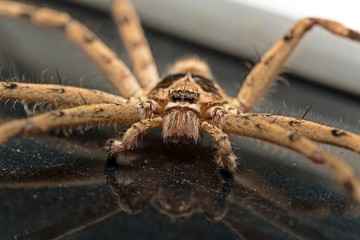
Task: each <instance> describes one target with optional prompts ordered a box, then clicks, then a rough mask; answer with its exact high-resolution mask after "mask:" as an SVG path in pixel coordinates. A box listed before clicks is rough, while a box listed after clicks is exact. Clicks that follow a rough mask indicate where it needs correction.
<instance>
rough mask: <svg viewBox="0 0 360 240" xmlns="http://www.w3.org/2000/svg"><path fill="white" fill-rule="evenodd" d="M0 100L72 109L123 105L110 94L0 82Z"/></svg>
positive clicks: (123, 99) (122, 100)
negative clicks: (105, 104)
mask: <svg viewBox="0 0 360 240" xmlns="http://www.w3.org/2000/svg"><path fill="white" fill-rule="evenodd" d="M0 100H5V101H6V100H10V101H21V102H25V103H27V102H32V103H36V104H51V105H55V106H61V107H74V106H80V105H88V104H99V103H125V102H126V101H127V99H125V98H122V97H120V96H116V95H113V94H110V93H106V92H102V91H98V90H92V89H84V88H78V87H70V86H62V85H55V84H36V83H19V82H0Z"/></svg>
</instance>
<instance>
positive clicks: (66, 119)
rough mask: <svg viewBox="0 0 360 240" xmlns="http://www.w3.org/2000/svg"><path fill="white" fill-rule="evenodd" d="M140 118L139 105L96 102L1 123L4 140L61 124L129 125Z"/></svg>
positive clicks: (1, 137) (48, 129)
mask: <svg viewBox="0 0 360 240" xmlns="http://www.w3.org/2000/svg"><path fill="white" fill-rule="evenodd" d="M139 120H140V111H139V107H138V106H137V105H133V104H128V103H119V104H94V105H86V106H79V107H74V108H68V109H62V110H54V111H50V112H46V113H42V114H38V115H36V116H33V117H30V118H26V119H19V120H12V121H9V122H6V123H3V124H1V125H0V144H1V143H4V142H5V141H7V140H9V139H10V138H12V137H14V136H16V135H18V134H23V135H25V136H33V135H36V134H39V133H43V132H48V131H50V130H53V129H56V128H59V127H78V126H91V125H103V124H107V125H110V124H111V125H119V126H121V125H126V124H133V123H134V122H137V121H139Z"/></svg>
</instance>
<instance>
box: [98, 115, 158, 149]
mask: <svg viewBox="0 0 360 240" xmlns="http://www.w3.org/2000/svg"><path fill="white" fill-rule="evenodd" d="M162 122H163V119H162V117H156V118H148V119H144V120H141V121H139V122H137V123H134V124H133V125H132V126H131V127H130V128H129V129H128V130H127V131H126V132H125V134H124V136H123V138H122V139H121V140H118V139H110V140H108V141H107V143H106V147H105V149H106V150H107V151H108V152H109V153H110V154H114V155H116V154H118V153H120V152H124V151H126V150H132V149H134V147H135V146H136V143H137V139H138V137H139V135H141V134H143V133H144V132H145V131H147V130H149V129H150V128H154V127H158V126H160V125H161V124H162Z"/></svg>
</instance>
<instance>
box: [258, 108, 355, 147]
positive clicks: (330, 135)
mask: <svg viewBox="0 0 360 240" xmlns="http://www.w3.org/2000/svg"><path fill="white" fill-rule="evenodd" d="M252 117H253V118H257V119H268V121H270V122H271V123H276V124H277V125H279V126H281V127H283V128H285V129H287V130H290V131H293V132H294V131H295V132H299V133H300V134H301V135H303V136H305V137H307V138H309V139H311V140H313V141H316V142H320V143H326V144H330V145H334V146H338V147H343V148H347V149H349V150H352V151H354V152H358V153H360V136H359V135H356V134H354V133H351V132H347V131H343V130H341V129H337V128H333V127H329V126H324V125H321V124H319V123H314V122H311V121H306V120H303V119H296V118H292V117H285V116H277V115H269V114H252Z"/></svg>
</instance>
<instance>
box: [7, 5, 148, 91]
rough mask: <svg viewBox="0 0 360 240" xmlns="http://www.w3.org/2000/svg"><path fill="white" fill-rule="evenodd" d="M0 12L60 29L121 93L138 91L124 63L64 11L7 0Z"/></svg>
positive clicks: (137, 86) (139, 88)
mask: <svg viewBox="0 0 360 240" xmlns="http://www.w3.org/2000/svg"><path fill="white" fill-rule="evenodd" d="M0 14H1V15H4V16H8V17H12V18H18V19H25V20H27V21H29V22H31V23H33V24H36V25H39V26H46V27H56V28H57V29H59V30H62V31H63V32H64V34H65V35H66V36H67V37H68V38H69V39H70V40H72V41H73V42H74V43H76V44H77V45H78V46H79V47H80V48H81V49H82V50H83V51H84V53H85V54H86V55H87V56H88V57H89V59H91V60H92V61H93V62H94V63H95V64H96V65H97V66H98V67H99V69H100V70H101V71H102V72H103V73H104V75H105V76H106V77H107V79H108V80H109V81H110V83H111V84H112V85H113V86H114V87H115V88H116V90H117V91H118V92H119V93H120V94H121V95H122V96H124V97H126V98H129V97H131V96H133V95H135V94H140V92H141V87H140V86H139V84H138V83H137V80H136V79H135V77H134V76H133V74H132V73H131V71H130V70H129V69H128V68H127V67H126V65H125V64H124V63H123V62H122V61H121V60H120V59H119V58H118V57H117V56H116V54H115V53H114V52H113V51H112V50H111V49H110V48H109V47H108V46H106V44H105V43H104V42H102V41H101V40H100V39H99V38H98V37H96V36H95V34H94V33H93V32H91V31H90V30H89V29H88V28H87V27H85V26H84V25H83V24H81V23H79V22H78V21H76V20H74V19H72V18H71V17H70V16H69V15H68V14H66V13H63V12H58V11H55V10H52V9H49V8H37V7H34V6H31V5H27V4H22V3H16V2H11V1H0Z"/></svg>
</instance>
